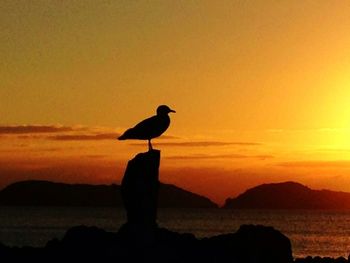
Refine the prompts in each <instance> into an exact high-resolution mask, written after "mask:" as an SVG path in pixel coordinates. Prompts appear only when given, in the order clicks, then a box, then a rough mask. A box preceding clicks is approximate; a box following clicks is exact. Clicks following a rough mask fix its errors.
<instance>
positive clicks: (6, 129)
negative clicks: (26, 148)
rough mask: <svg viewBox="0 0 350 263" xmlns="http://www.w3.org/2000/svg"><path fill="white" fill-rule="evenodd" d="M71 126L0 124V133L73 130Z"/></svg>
mask: <svg viewBox="0 0 350 263" xmlns="http://www.w3.org/2000/svg"><path fill="white" fill-rule="evenodd" d="M74 130H75V129H74V128H73V127H68V126H55V125H18V126H0V134H7V135H11V134H27V133H56V132H70V131H74Z"/></svg>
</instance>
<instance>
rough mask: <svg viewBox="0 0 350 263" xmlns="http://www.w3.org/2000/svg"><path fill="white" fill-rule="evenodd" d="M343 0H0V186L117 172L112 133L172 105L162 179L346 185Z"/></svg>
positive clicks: (348, 145)
mask: <svg viewBox="0 0 350 263" xmlns="http://www.w3.org/2000/svg"><path fill="white" fill-rule="evenodd" d="M349 14H350V2H349V1H346V0H344V1H338V0H329V1H322V0H314V1H308V0H305V1H292V0H291V1H276V0H274V1H272V0H261V1H259V0H256V1H223V0H222V1H95V0H82V1H58V0H56V1H53V0H52V1H46V0H45V1H44V0H43V1H16V0H10V1H6V0H4V1H1V2H0V144H1V146H0V187H2V186H5V185H7V184H9V183H10V182H13V181H18V180H23V179H47V180H54V181H66V182H88V183H111V182H119V181H120V178H121V176H122V174H123V170H124V168H125V164H126V162H127V160H129V159H130V158H131V157H132V156H133V155H134V154H136V153H137V152H140V151H145V150H146V149H147V144H146V143H142V142H133V141H130V142H128V141H126V142H119V141H116V140H115V138H116V137H117V135H118V134H119V133H121V132H123V131H124V130H125V129H126V128H128V127H131V126H133V125H134V124H136V123H137V122H138V121H139V120H142V119H143V118H146V117H148V116H150V115H153V114H154V112H155V109H156V107H157V106H158V105H159V104H167V105H169V106H170V107H172V108H174V109H175V110H176V111H177V113H176V114H174V115H172V116H171V118H172V124H171V127H170V128H169V130H168V131H167V133H166V134H165V135H167V137H164V138H163V139H157V140H155V145H157V147H158V148H159V149H161V150H162V163H161V180H162V181H164V182H168V183H174V184H176V185H178V186H181V187H184V188H186V189H189V190H192V191H195V192H197V193H200V194H203V195H206V196H209V197H210V198H211V199H213V200H214V201H216V202H219V203H222V202H223V201H224V199H225V198H226V197H228V196H235V195H237V194H238V193H240V192H241V191H243V190H245V189H246V188H247V187H252V186H255V185H256V184H260V183H268V182H281V181H286V180H294V181H298V182H301V183H304V184H307V185H308V186H310V187H313V188H329V189H334V190H342V191H350V137H349V135H350V106H349V101H350V34H349V32H350V16H349Z"/></svg>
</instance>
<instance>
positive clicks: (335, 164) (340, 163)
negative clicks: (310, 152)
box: [277, 160, 350, 168]
mask: <svg viewBox="0 0 350 263" xmlns="http://www.w3.org/2000/svg"><path fill="white" fill-rule="evenodd" d="M277 165H278V166H282V167H287V168H310V167H312V168H339V167H343V168H350V161H349V160H335V161H295V162H281V163H277Z"/></svg>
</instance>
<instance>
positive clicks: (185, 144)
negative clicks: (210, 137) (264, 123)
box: [132, 141, 261, 147]
mask: <svg viewBox="0 0 350 263" xmlns="http://www.w3.org/2000/svg"><path fill="white" fill-rule="evenodd" d="M132 145H136V146H139V145H143V144H139V143H134V144H132ZM155 145H157V146H174V147H210V146H229V145H236V146H258V145H261V143H256V142H219V141H197V142H160V143H155Z"/></svg>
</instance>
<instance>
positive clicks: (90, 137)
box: [48, 133, 119, 141]
mask: <svg viewBox="0 0 350 263" xmlns="http://www.w3.org/2000/svg"><path fill="white" fill-rule="evenodd" d="M118 137H119V134H118V133H100V134H67V135H56V136H49V137H48V139H51V140H55V141H98V140H116V139H117V138H118Z"/></svg>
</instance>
